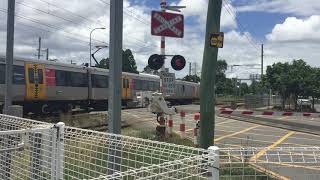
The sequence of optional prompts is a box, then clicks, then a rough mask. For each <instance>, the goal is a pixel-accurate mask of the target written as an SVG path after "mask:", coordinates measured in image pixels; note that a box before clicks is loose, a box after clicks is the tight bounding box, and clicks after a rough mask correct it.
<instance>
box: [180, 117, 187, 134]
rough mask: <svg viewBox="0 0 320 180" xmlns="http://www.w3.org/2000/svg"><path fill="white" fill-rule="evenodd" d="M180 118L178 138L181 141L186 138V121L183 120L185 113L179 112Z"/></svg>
mask: <svg viewBox="0 0 320 180" xmlns="http://www.w3.org/2000/svg"><path fill="white" fill-rule="evenodd" d="M180 117H181V122H180V137H181V138H182V139H186V138H187V136H186V120H185V117H186V113H185V112H183V111H181V112H180Z"/></svg>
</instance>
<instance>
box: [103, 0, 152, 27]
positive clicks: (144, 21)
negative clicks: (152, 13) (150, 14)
mask: <svg viewBox="0 0 320 180" xmlns="http://www.w3.org/2000/svg"><path fill="white" fill-rule="evenodd" d="M99 1H100V2H102V3H104V4H106V5H108V6H110V3H108V2H106V1H104V0H99ZM124 9H126V10H127V11H129V12H131V13H132V14H135V15H137V16H139V17H136V16H133V15H132V14H129V13H128V12H126V11H123V12H124V13H125V14H127V15H128V16H130V17H132V18H134V19H136V20H137V21H139V22H141V23H142V24H144V25H147V26H149V25H150V23H146V20H145V19H143V18H141V17H140V15H138V14H136V13H135V12H133V11H132V10H130V9H129V8H126V7H124ZM147 22H149V20H147Z"/></svg>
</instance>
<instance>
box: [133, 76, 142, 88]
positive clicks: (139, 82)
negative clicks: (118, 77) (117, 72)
mask: <svg viewBox="0 0 320 180" xmlns="http://www.w3.org/2000/svg"><path fill="white" fill-rule="evenodd" d="M134 81H135V82H136V87H135V89H136V90H141V81H140V80H139V79H135V80H134Z"/></svg>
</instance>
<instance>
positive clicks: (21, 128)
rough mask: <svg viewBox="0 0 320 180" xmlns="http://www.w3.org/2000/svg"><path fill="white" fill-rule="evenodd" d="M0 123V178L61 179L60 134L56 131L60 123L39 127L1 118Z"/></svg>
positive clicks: (8, 117) (19, 119)
mask: <svg viewBox="0 0 320 180" xmlns="http://www.w3.org/2000/svg"><path fill="white" fill-rule="evenodd" d="M0 121H1V123H0V178H1V179H59V178H61V177H62V175H63V173H62V171H61V170H62V168H63V164H62V163H63V148H62V146H63V139H60V138H59V137H61V136H63V133H62V134H60V133H61V131H60V132H59V130H63V124H61V123H60V124H58V125H50V124H45V123H42V124H40V123H37V122H35V121H25V119H22V118H16V117H12V116H3V115H1V116H0ZM60 125H62V129H59V126H60ZM58 166H60V167H58Z"/></svg>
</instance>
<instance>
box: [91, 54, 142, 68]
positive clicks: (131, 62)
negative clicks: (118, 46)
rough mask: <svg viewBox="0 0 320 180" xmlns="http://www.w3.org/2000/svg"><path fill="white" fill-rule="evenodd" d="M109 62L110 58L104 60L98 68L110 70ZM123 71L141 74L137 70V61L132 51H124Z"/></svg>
mask: <svg viewBox="0 0 320 180" xmlns="http://www.w3.org/2000/svg"><path fill="white" fill-rule="evenodd" d="M109 62H110V59H109V58H106V59H102V60H101V61H100V62H99V64H98V65H97V67H99V68H104V69H109ZM122 71H123V72H130V73H136V74H139V72H138V70H137V65H136V61H135V59H134V56H133V54H132V51H131V50H130V49H126V50H125V51H122Z"/></svg>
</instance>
